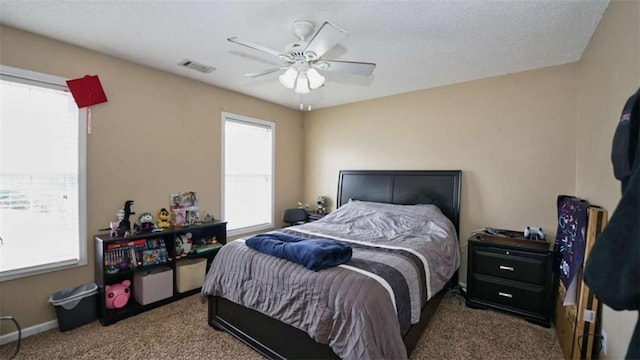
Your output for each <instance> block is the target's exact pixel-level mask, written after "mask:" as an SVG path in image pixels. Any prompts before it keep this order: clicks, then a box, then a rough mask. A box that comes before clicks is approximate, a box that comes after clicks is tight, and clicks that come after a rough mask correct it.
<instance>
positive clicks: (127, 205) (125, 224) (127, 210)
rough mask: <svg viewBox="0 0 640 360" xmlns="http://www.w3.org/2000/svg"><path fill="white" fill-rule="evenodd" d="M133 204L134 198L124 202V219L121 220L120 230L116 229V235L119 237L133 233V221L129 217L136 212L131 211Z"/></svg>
mask: <svg viewBox="0 0 640 360" xmlns="http://www.w3.org/2000/svg"><path fill="white" fill-rule="evenodd" d="M131 205H133V200H127V201H125V202H124V208H123V211H124V215H123V216H122V220H120V223H119V224H118V230H117V231H116V235H117V236H119V237H124V236H127V235H129V234H130V233H131V222H130V221H129V217H130V216H131V215H134V214H135V212H132V211H131Z"/></svg>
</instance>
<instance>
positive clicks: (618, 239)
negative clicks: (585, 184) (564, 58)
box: [584, 89, 640, 359]
mask: <svg viewBox="0 0 640 360" xmlns="http://www.w3.org/2000/svg"><path fill="white" fill-rule="evenodd" d="M639 94H640V89H638V91H637V92H636V93H635V94H634V95H632V96H631V97H630V98H629V100H628V101H627V104H626V105H625V107H624V110H623V112H622V116H621V119H620V122H619V123H618V128H617V129H616V134H615V136H614V140H613V150H612V154H611V159H612V163H613V167H614V173H615V176H616V178H618V179H619V180H620V181H621V182H622V198H621V199H620V202H619V203H618V205H617V206H616V209H615V211H614V212H613V215H612V216H611V219H610V220H609V223H608V224H607V226H606V227H605V228H604V230H603V231H602V233H601V234H600V236H599V237H598V239H597V241H596V242H595V244H594V245H593V248H592V249H591V252H590V253H589V258H588V259H587V265H586V267H585V270H584V282H585V283H586V284H587V285H588V286H589V288H590V289H591V290H592V291H593V292H594V293H595V294H596V296H597V297H598V298H599V299H600V301H602V302H603V303H604V304H606V305H608V306H610V307H611V308H613V309H615V310H638V309H639V308H640V146H638V137H639V136H640V130H639V129H640V110H639V103H640V95H639ZM639 337H640V321H639V322H638V323H636V328H635V330H634V333H633V336H632V338H631V343H630V344H629V349H628V350H627V355H626V358H627V359H637V358H640V339H638V338H639Z"/></svg>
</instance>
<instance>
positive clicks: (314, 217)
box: [307, 212, 327, 222]
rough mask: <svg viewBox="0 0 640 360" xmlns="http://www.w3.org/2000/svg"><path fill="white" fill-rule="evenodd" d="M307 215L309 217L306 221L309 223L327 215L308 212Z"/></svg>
mask: <svg viewBox="0 0 640 360" xmlns="http://www.w3.org/2000/svg"><path fill="white" fill-rule="evenodd" d="M308 214H309V217H308V219H307V220H308V221H309V222H311V221H316V220H320V219H322V218H323V217H325V216H326V215H327V214H318V213H312V212H310V213H308Z"/></svg>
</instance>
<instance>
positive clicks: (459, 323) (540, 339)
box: [0, 295, 563, 360]
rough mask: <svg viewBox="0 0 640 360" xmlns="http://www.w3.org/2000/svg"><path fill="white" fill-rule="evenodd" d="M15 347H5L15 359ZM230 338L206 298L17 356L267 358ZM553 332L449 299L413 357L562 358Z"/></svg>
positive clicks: (53, 334)
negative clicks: (217, 326)
mask: <svg viewBox="0 0 640 360" xmlns="http://www.w3.org/2000/svg"><path fill="white" fill-rule="evenodd" d="M13 350H15V343H10V344H6V345H3V346H0V359H8V358H9V357H10V355H11V352H12V351H13ZM261 358H262V357H261V356H260V355H259V354H258V353H256V352H254V351H253V350H251V349H250V348H249V347H247V346H245V345H244V344H243V343H242V342H240V341H239V340H236V339H235V338H234V337H232V336H231V335H229V334H227V333H225V332H220V331H215V330H213V329H212V328H210V327H209V325H208V324H207V306H206V304H203V303H201V302H200V297H199V295H193V296H190V297H188V298H185V299H182V300H180V301H177V302H174V303H171V304H168V305H165V306H162V307H160V308H157V309H154V310H151V311H148V312H145V313H142V314H139V315H137V316H134V317H131V318H128V319H125V320H122V321H119V322H117V323H115V324H113V325H111V326H101V325H100V323H99V322H98V321H96V322H93V323H91V324H88V325H85V326H81V327H79V328H76V329H73V330H70V331H67V332H59V331H58V330H57V329H53V330H49V331H46V332H43V333H40V334H37V335H33V336H30V337H28V338H26V339H23V341H22V346H21V348H20V353H19V354H18V355H17V356H16V357H15V359H117V360H124V359H154V360H155V359H158V360H161V359H172V360H174V359H261ZM562 358H563V356H562V351H561V350H560V345H559V344H558V339H557V337H556V333H555V331H554V330H553V328H550V329H547V328H544V327H541V326H538V325H534V324H531V323H528V322H526V321H525V320H522V319H520V318H517V317H513V316H509V315H506V314H503V313H498V312H494V311H491V310H475V309H470V308H467V307H466V306H465V305H464V303H461V302H460V301H459V300H458V299H457V298H455V297H445V298H444V299H443V300H442V303H441V304H440V306H439V307H438V310H437V311H436V313H435V315H434V317H433V318H432V319H431V322H430V323H429V326H428V327H427V329H426V331H425V332H424V334H423V335H422V337H421V338H420V341H419V342H418V345H417V346H416V348H415V350H414V351H413V353H412V354H411V359H492V360H494V359H562Z"/></svg>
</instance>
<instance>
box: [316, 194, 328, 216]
mask: <svg viewBox="0 0 640 360" xmlns="http://www.w3.org/2000/svg"><path fill="white" fill-rule="evenodd" d="M316 205H317V206H318V209H317V210H316V213H317V214H320V215H324V214H326V213H327V198H326V197H324V196H318V200H316Z"/></svg>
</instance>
